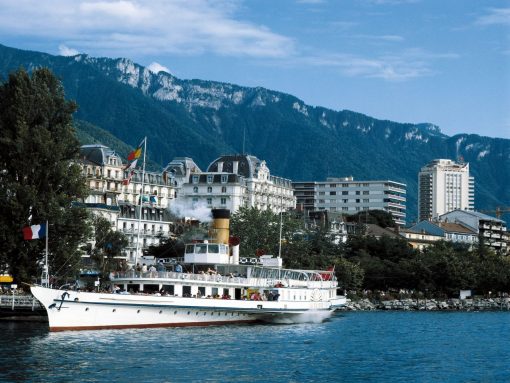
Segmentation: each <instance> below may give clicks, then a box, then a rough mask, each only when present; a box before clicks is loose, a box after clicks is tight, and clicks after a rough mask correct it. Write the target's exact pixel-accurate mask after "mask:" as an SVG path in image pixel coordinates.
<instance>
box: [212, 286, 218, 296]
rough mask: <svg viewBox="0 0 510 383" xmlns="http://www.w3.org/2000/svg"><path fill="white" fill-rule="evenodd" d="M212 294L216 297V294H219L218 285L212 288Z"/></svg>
mask: <svg viewBox="0 0 510 383" xmlns="http://www.w3.org/2000/svg"><path fill="white" fill-rule="evenodd" d="M211 295H212V296H213V297H214V296H216V295H218V288H217V287H213V288H212V289H211Z"/></svg>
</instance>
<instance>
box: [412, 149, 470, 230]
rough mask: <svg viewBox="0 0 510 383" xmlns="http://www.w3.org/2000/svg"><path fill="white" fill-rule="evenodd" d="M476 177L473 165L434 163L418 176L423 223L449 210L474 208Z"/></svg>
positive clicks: (420, 216)
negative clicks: (473, 174)
mask: <svg viewBox="0 0 510 383" xmlns="http://www.w3.org/2000/svg"><path fill="white" fill-rule="evenodd" d="M474 195H475V193H474V178H473V177H471V176H470V175H469V164H467V163H456V162H454V161H452V160H445V159H438V160H433V161H431V162H430V163H429V164H427V165H426V166H424V167H423V168H422V169H421V171H420V173H419V176H418V217H419V220H420V221H422V220H430V219H435V218H437V217H438V216H440V215H441V214H445V213H447V212H449V211H452V210H456V209H460V210H473V209H474Z"/></svg>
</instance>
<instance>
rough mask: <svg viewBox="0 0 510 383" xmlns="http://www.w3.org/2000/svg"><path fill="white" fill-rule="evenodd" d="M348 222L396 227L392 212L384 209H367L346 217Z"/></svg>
mask: <svg viewBox="0 0 510 383" xmlns="http://www.w3.org/2000/svg"><path fill="white" fill-rule="evenodd" d="M346 221H347V222H358V223H365V224H366V223H373V224H376V225H378V226H381V227H383V228H384V227H394V226H395V221H394V219H393V216H392V215H391V213H389V212H387V211H384V210H365V211H360V212H359V213H356V214H353V215H351V216H347V217H346Z"/></svg>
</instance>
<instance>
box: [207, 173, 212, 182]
mask: <svg viewBox="0 0 510 383" xmlns="http://www.w3.org/2000/svg"><path fill="white" fill-rule="evenodd" d="M213 178H214V177H213V175H212V174H208V175H207V183H208V184H212V182H213Z"/></svg>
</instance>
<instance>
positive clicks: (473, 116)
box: [0, 0, 510, 138]
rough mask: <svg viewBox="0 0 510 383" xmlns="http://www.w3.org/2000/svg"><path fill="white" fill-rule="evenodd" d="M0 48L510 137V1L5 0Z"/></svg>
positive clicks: (450, 130) (1, 0)
mask: <svg viewBox="0 0 510 383" xmlns="http://www.w3.org/2000/svg"><path fill="white" fill-rule="evenodd" d="M0 44H3V45H7V46H10V47H15V48H19V49H27V50H35V51H41V52H46V53H50V54H54V55H74V54H78V53H86V54H88V55H90V56H93V57H111V58H117V57H125V58H129V59H132V60H133V61H135V62H137V63H139V64H141V65H144V66H148V67H150V68H151V69H152V70H153V71H159V70H164V71H167V72H169V73H171V74H173V75H174V76H176V77H179V78H182V79H193V78H195V79H203V80H214V81H221V82H228V83H234V84H238V85H243V86H250V87H256V86H260V87H264V88H268V89H271V90H277V91H281V92H284V93H289V94H292V95H294V96H296V97H298V98H300V99H302V100H303V101H304V102H305V103H307V104H309V105H313V106H323V107H327V108H330V109H333V110H343V109H348V110H352V111H356V112H360V113H363V114H366V115H369V116H371V117H375V118H378V119H383V120H392V121H396V122H410V123H421V122H428V123H432V124H435V125H438V126H439V127H440V129H441V130H442V132H443V133H445V134H447V135H449V136H452V135H454V134H459V133H472V134H479V135H484V136H489V137H501V138H510V0H506V1H503V0H484V1H479V0H351V1H349V0H244V1H243V0H217V1H214V0H174V1H172V0H150V1H148V0H147V1H141V0H140V1H135V0H115V1H110V0H101V1H95V0H86V1H83V0H75V1H68V0H51V1H50V0H17V1H12V0H0Z"/></svg>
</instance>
